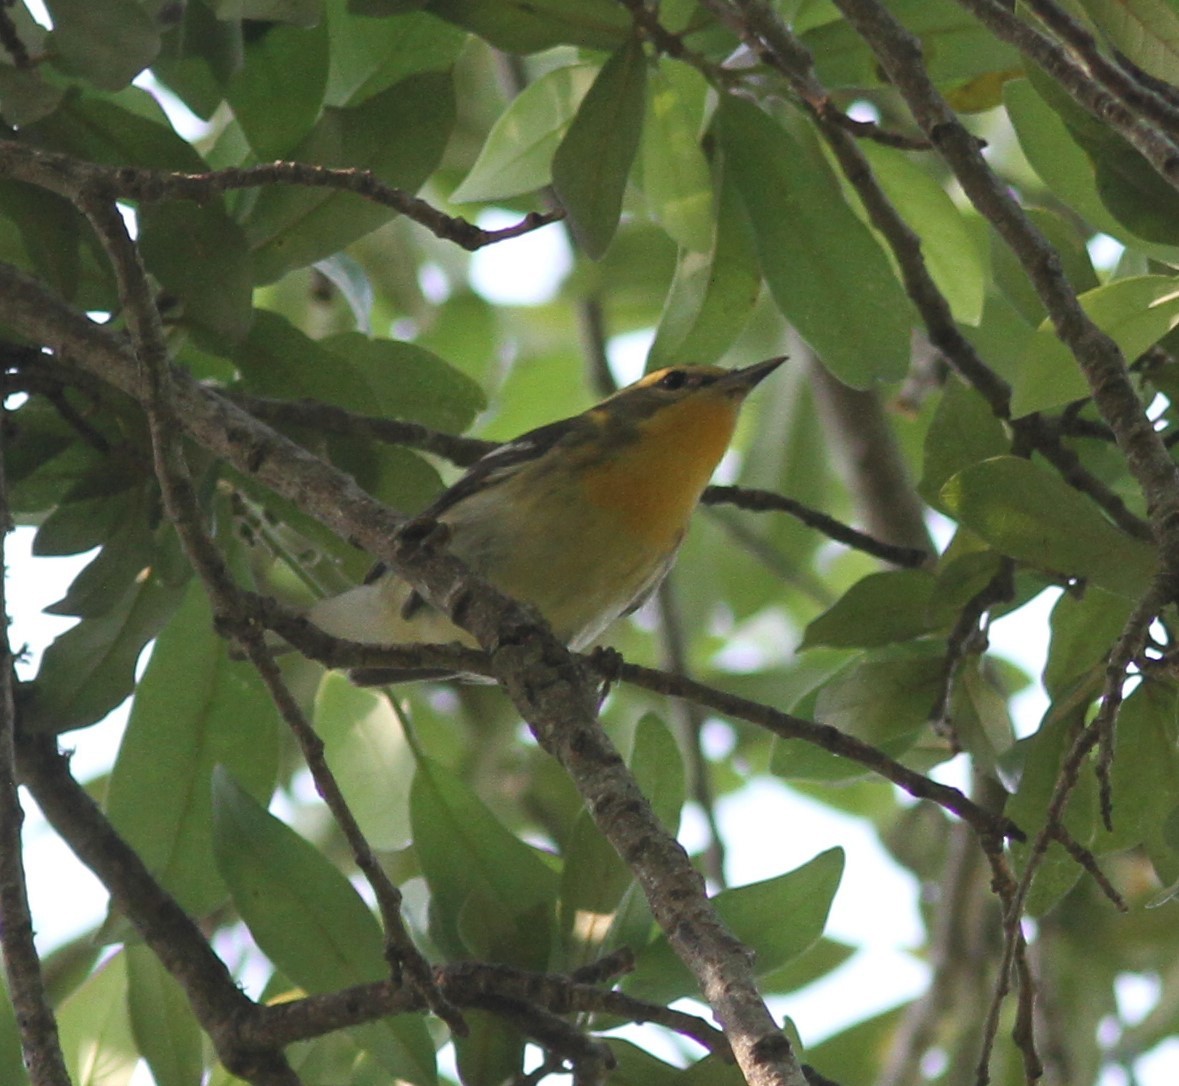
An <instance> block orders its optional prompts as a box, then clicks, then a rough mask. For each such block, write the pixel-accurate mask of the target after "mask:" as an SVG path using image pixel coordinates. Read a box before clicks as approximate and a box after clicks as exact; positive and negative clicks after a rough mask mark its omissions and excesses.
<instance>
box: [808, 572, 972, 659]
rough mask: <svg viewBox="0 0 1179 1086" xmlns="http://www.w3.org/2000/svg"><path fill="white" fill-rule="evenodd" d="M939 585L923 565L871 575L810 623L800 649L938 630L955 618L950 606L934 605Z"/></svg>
mask: <svg viewBox="0 0 1179 1086" xmlns="http://www.w3.org/2000/svg"><path fill="white" fill-rule="evenodd" d="M935 584H936V580H935V578H934V575H933V574H932V573H931V572H930V571H929V570H924V569H901V570H889V571H886V572H883V573H872V574H869V575H868V576H867V577H864V578H863V579H862V580H859V581H857V582H856V583H855V584H854V585H852V586H851V588H849V589H848V590H847V592H845V593H844V594H843V596H842V597H840V599H839V600H838V602H836V603H835V604H834V605H833V606H831V607H829V608H828V609H827V610H826V611H824V612H823V613H822V614H821V615H819V617H818V618H816V619H814V620H813V621H812V622H811V623H810V625H809V626H807V628H806V634H805V635H804V637H803V639H802V643H801V644H800V645H799V648H800V649H808V648H813V647H814V646H815V645H830V646H832V647H838V648H871V647H874V646H877V645H889V644H892V643H893V642H896V641H908V640H911V639H912V638H915V637H919V636H921V635H922V634H925V633H929V632H931V631H933V630H937V629H940V628H942V627H943V626H945V625H946V624H947V623H950V622H952V621H953V619H954V617H955V616H954V611H953V609H952V608H948V607H946V606H944V605H943V606H942V607H934V606H933V604H934V599H933V590H934V586H935Z"/></svg>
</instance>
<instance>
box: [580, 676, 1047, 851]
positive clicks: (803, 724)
mask: <svg viewBox="0 0 1179 1086" xmlns="http://www.w3.org/2000/svg"><path fill="white" fill-rule="evenodd" d="M590 660H591V663H594V664H595V666H597V667H598V668H599V670H600V672H601V674H602V675H603V677H605V678H608V679H610V680H611V681H615V680H621V681H622V682H628V683H631V684H633V685H635V686H641V687H642V688H643V689H645V690H653V691H655V693H657V694H664V695H666V696H668V697H673V698H690V699H691V700H693V701H695V702H697V703H698V704H700V705H704V706H707V707H708V708H710V709H714V710H715V711H716V712H718V713H724V714H725V715H726V716H733V717H736V718H737V719H739V720H747V721H749V722H750V723H751V724H757V725H759V726H760V727H763V728H766V729H768V730H769V731H771V732H773V733H774V734H775V735H778V736H781V737H782V738H784V739H801V740H803V741H804V742H807V743H813V744H814V745H815V746H817V747H821V748H822V749H823V750H826V751H830V752H831V753H832V754H836V755H838V756H839V757H841V758H848V759H850V760H851V761H854V762H858V763H859V764H860V765H863V766H866V767H867V768H868V769H871V770H872V771H873V772H874V773H878V774H879V775H880V776H882V777H884V778H885V779H886V780H890V781H892V783H893V784H895V785H897V786H898V787H899V788H902V789H903V790H904V791H906V792H908V793H909V795H911V796H914V797H916V798H917V799H928V800H930V801H932V802H933V803H936V804H938V806H940V807H944V808H945V809H946V810H947V811H950V812H951V813H952V814H956V815H957V816H958V817H959V818H961V819H962V820H963V821H965V822H968V823H969V824H970V825H971V827H972V828H973V829H974V831H975V832H976V833H977V834H979V836H980V837H983V838H987V839H992V838H993V839H1002V838H1011V839H1013V840H1018V841H1022V840H1023V839H1024V834H1023V831H1022V830H1021V829H1020V828H1019V827H1018V826H1016V825H1015V823H1014V822H1012V821H1011V820H1010V819H1009V818H1005V817H1004V816H1003V815H1000V814H995V813H994V812H992V811H987V810H984V809H983V808H982V807H979V806H978V804H976V803H974V802H973V801H972V800H971V799H969V798H968V797H966V796H965V795H963V794H962V792H960V791H959V790H958V789H957V788H952V787H950V786H949V785H945V784H940V783H939V782H937V781H934V780H931V779H930V778H929V777H925V776H922V774H920V773H917V772H916V771H914V770H912V769H909V768H908V767H907V766H904V765H901V763H900V762H898V761H896V760H895V759H893V758H890V757H889V756H888V755H887V754H885V753H884V752H883V751H882V750H880V749H879V748H877V747H874V746H872V745H871V744H870V743H865V742H864V741H863V740H862V739H857V738H856V737H855V736H852V735H848V734H847V733H846V732H842V731H840V730H839V729H838V728H835V727H832V726H831V725H830V724H819V723H816V722H815V721H813V720H804V719H803V718H802V717H797V716H793V715H791V714H790V713H783V712H781V711H779V710H777V709H772V708H770V707H769V706H768V705H763V704H761V703H760V702H756V701H749V700H748V699H747V698H742V697H738V696H737V695H736V694H729V693H727V692H725V691H723V690H717V689H716V688H715V687H711V686H706V685H705V684H704V683H699V682H696V681H695V680H693V679H688V678H685V677H683V676H680V675H669V674H667V673H666V672H662V671H655V670H653V669H652V668H647V667H641V666H640V665H638V664H631V663H627V662H626V661H624V660H622V658H621V657H619V656H618V655H617V654H616V653H614V654H597V655H595V656H592V657H591V658H590Z"/></svg>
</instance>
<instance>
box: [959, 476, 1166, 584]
mask: <svg viewBox="0 0 1179 1086" xmlns="http://www.w3.org/2000/svg"><path fill="white" fill-rule="evenodd" d="M942 500H943V501H944V502H945V504H946V507H947V508H948V509H949V510H950V512H951V513H952V514H953V515H954V516H955V517H956V518H957V519H958V520H959V522H960V523H962V524H964V525H965V526H966V527H967V528H969V529H970V530H971V531H972V532H975V533H976V534H977V535H979V536H981V537H982V538H983V539H985V540H986V541H987V542H988V543H990V544H991V546H993V547H994V548H995V549H996V550H998V551H1000V552H1001V553H1002V554H1006V555H1009V556H1010V557H1012V558H1015V559H1017V560H1018V561H1021V562H1026V563H1027V564H1028V565H1030V566H1034V567H1035V568H1037V569H1043V570H1046V571H1048V572H1050V573H1056V574H1061V575H1064V576H1067V577H1083V578H1085V579H1086V580H1090V581H1093V582H1094V583H1095V584H1097V585H1098V586H1100V587H1101V588H1104V589H1106V590H1108V591H1110V592H1114V593H1116V594H1118V595H1123V596H1130V597H1133V598H1137V597H1138V596H1139V595H1141V593H1142V592H1143V591H1144V590H1145V588H1146V586H1147V584H1149V583H1150V578H1151V577H1152V576H1153V574H1154V570H1155V564H1156V561H1157V556H1156V554H1155V549H1154V547H1152V546H1150V545H1149V544H1147V543H1143V542H1141V541H1140V540H1137V539H1131V538H1130V537H1129V536H1127V535H1125V534H1124V533H1123V532H1120V531H1119V530H1118V529H1117V528H1115V527H1114V526H1113V525H1112V524H1111V523H1110V522H1109V521H1108V520H1106V519H1105V517H1103V516H1102V515H1101V512H1100V511H1099V510H1098V508H1097V506H1096V505H1094V504H1093V503H1092V502H1091V501H1090V500H1089V499H1088V498H1086V497H1085V496H1084V495H1083V494H1081V493H1080V492H1079V491H1077V490H1074V489H1073V488H1072V487H1070V486H1069V485H1068V484H1067V483H1065V482H1063V481H1062V480H1061V479H1060V477H1059V476H1058V475H1056V474H1054V473H1052V472H1049V471H1046V470H1045V469H1043V468H1040V467H1037V466H1036V465H1035V464H1032V463H1031V462H1030V461H1027V460H1024V459H1022V458H1020V457H1014V456H997V457H994V458H993V459H991V460H985V461H983V462H982V463H981V464H974V465H972V466H971V467H968V468H965V469H964V470H963V471H960V472H959V473H958V474H957V475H955V476H954V477H953V478H951V479H950V480H949V481H948V482H947V483H946V485H945V486H944V487H942Z"/></svg>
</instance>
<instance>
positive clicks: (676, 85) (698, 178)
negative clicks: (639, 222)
mask: <svg viewBox="0 0 1179 1086" xmlns="http://www.w3.org/2000/svg"><path fill="white" fill-rule="evenodd" d="M707 92H708V84H707V83H706V82H705V80H704V77H703V76H702V75H701V74H700V73H699V72H697V71H696V69H695V68H690V67H688V66H687V65H686V64H678V63H676V62H674V61H667V62H665V63H663V64H660V65H659V66H658V67H656V68H655V69H654V71H653V72H652V73H651V79H650V82H649V83H648V99H647V108H646V123H645V124H644V125H643V132H642V144H641V146H642V154H641V157H640V165H641V167H642V179H643V180H642V188H643V193H644V195H645V196H646V197H647V206H648V208H649V209H650V212H651V217H652V218H653V219H655V221H656V222H658V223H659V224H660V225H661V226H662V227H663V229H664V230H666V231H667V233H668V234H669V235H670V236H671V237H672V239H673V240H674V241H675V242H676V243H677V244H678V245H680V246H681V247H682V248H685V249H692V250H695V251H696V252H700V253H706V252H708V251H709V249H711V247H712V235H713V217H712V177H711V173H710V171H709V168H708V161H707V159H705V157H704V151H703V150H702V149H701V147H700V129H701V122H702V119H703V116H704V102H705V96H706V94H707Z"/></svg>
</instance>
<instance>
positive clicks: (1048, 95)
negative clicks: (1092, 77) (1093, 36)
mask: <svg viewBox="0 0 1179 1086" xmlns="http://www.w3.org/2000/svg"><path fill="white" fill-rule="evenodd" d="M1028 78H1029V80H1030V81H1031V84H1032V86H1033V87H1035V89H1036V91H1037V93H1038V94H1039V95H1040V96H1041V97H1042V98H1043V99H1044V100H1045V101H1046V102H1047V103H1048V105H1049V106H1050V107H1051V108H1052V109H1053V110H1055V111H1056V112H1057V113H1058V114H1059V115H1060V117H1061V119H1062V120H1063V121H1064V124H1065V126H1066V128H1067V129H1068V132H1069V134H1070V135H1071V136H1072V138H1073V139H1074V140H1075V141H1076V142H1077V143H1078V144H1080V146H1081V148H1082V149H1083V150H1084V152H1085V154H1086V155H1087V156H1088V158H1089V160H1090V162H1091V164H1092V170H1093V175H1094V180H1095V182H1096V187H1097V195H1098V197H1099V198H1100V200H1101V202H1102V203H1103V204H1104V205H1105V207H1106V208H1108V209H1109V211H1110V212H1112V214H1113V215H1114V217H1115V218H1116V219H1117V220H1118V221H1119V222H1121V223H1123V224H1125V226H1126V227H1128V228H1129V229H1130V230H1131V231H1133V233H1134V234H1135V235H1137V236H1138V237H1139V238H1145V239H1147V240H1149V241H1154V242H1162V243H1167V244H1169V245H1172V246H1173V245H1175V244H1176V243H1177V242H1179V193H1177V192H1176V191H1175V189H1174V188H1172V187H1171V185H1170V183H1169V182H1168V181H1166V180H1165V179H1164V178H1163V177H1162V176H1160V174H1159V173H1158V172H1157V171H1156V170H1155V168H1154V167H1153V166H1152V165H1151V164H1150V163H1149V162H1148V161H1147V160H1146V158H1145V157H1144V156H1143V155H1142V154H1141V153H1140V152H1139V151H1138V150H1137V149H1136V148H1135V147H1134V146H1133V144H1131V143H1130V142H1129V140H1127V139H1126V138H1125V137H1123V136H1122V135H1121V134H1120V133H1118V132H1117V131H1115V130H1114V129H1113V128H1111V127H1109V126H1108V125H1106V124H1105V123H1104V122H1103V121H1101V120H1098V119H1097V118H1096V117H1094V116H1092V115H1091V114H1090V113H1089V112H1088V111H1087V110H1085V109H1083V108H1082V107H1081V106H1080V105H1078V104H1077V103H1076V102H1075V101H1073V99H1072V97H1071V96H1070V95H1069V94H1068V93H1066V92H1065V91H1064V90H1063V89H1062V88H1061V87H1060V86H1059V85H1058V84H1057V83H1056V82H1055V80H1053V79H1051V78H1049V77H1048V76H1047V75H1045V74H1044V73H1043V72H1041V71H1040V70H1039V69H1038V68H1036V67H1034V66H1033V67H1031V68H1029V69H1028Z"/></svg>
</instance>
